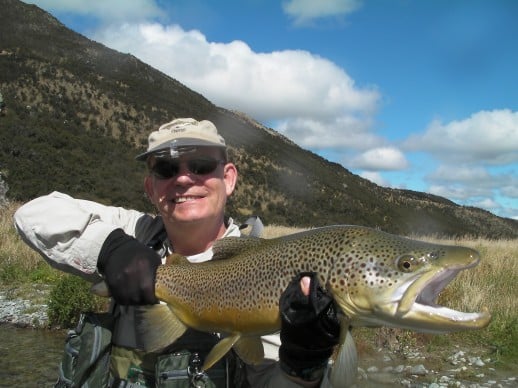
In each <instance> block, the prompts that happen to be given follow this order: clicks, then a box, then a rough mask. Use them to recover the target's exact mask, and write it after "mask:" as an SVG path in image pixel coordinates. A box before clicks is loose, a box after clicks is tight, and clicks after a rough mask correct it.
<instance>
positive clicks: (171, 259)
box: [165, 253, 189, 265]
mask: <svg viewBox="0 0 518 388" xmlns="http://www.w3.org/2000/svg"><path fill="white" fill-rule="evenodd" d="M165 263H166V264H167V265H170V264H187V263H189V260H187V257H185V256H182V255H180V254H178V253H171V254H170V255H169V256H167V257H166V259H165Z"/></svg>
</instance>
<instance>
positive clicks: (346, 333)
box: [330, 319, 358, 387]
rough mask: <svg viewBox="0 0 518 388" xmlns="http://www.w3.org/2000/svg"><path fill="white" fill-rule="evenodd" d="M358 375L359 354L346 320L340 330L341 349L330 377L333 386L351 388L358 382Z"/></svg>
mask: <svg viewBox="0 0 518 388" xmlns="http://www.w3.org/2000/svg"><path fill="white" fill-rule="evenodd" d="M357 373H358V353H357V352H356V345H355V344H354V340H353V336H352V334H351V331H350V329H349V322H348V321H347V320H345V319H344V320H342V322H341V328H340V348H339V351H338V356H337V357H336V360H335V363H334V365H333V370H332V371H331V376H330V380H331V386H333V387H351V386H353V384H354V383H355V381H356V375H357Z"/></svg>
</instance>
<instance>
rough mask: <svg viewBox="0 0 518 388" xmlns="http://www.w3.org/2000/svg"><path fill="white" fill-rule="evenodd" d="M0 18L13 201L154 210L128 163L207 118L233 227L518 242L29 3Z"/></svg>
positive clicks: (489, 218)
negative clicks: (76, 201)
mask: <svg viewBox="0 0 518 388" xmlns="http://www.w3.org/2000/svg"><path fill="white" fill-rule="evenodd" d="M0 9H1V10H2V11H1V13H0V92H1V93H2V95H3V97H4V101H5V103H6V104H7V110H6V113H5V115H4V116H0V173H1V174H2V176H3V179H4V180H5V181H6V182H7V184H8V186H9V191H8V193H7V195H8V198H10V199H11V200H17V201H26V200H29V199H31V198H34V197H35V196H38V195H42V194H46V193H48V192H50V191H53V190H59V191H63V192H66V193H69V194H71V195H74V196H78V197H81V198H86V199H91V200H95V201H99V202H102V203H106V204H115V205H119V206H125V207H134V208H137V209H140V210H145V211H152V209H151V207H150V205H149V204H148V202H147V200H146V198H145V197H144V194H143V189H142V177H143V176H144V174H145V169H144V166H143V165H142V163H138V162H136V161H135V160H134V156H135V155H136V154H137V153H139V152H142V150H143V149H144V148H145V144H146V137H147V135H148V134H149V132H150V131H151V130H153V129H156V128H158V126H159V125H161V124H163V123H165V122H167V121H170V120H172V119H173V118H176V117H194V118H196V119H199V120H201V119H209V120H211V121H213V122H214V123H215V124H216V126H217V127H218V129H219V130H220V131H221V133H222V134H223V136H224V137H225V139H226V140H227V143H228V144H229V148H230V152H229V153H230V155H231V158H232V159H233V161H235V162H236V164H237V166H238V169H239V171H240V180H239V183H238V186H237V189H236V192H235V194H234V195H233V197H232V198H231V200H230V201H229V204H228V212H229V214H230V215H232V216H233V217H235V218H236V219H238V220H242V219H244V218H246V217H247V216H249V215H251V214H257V215H260V216H261V217H262V218H263V220H264V221H265V222H266V223H267V224H280V225H295V226H305V227H306V226H321V225H327V224H336V223H341V224H359V225H367V226H371V227H377V228H380V229H382V230H385V231H388V232H391V233H397V234H435V235H447V236H465V235H473V236H485V237H491V238H499V237H507V238H513V237H518V221H515V220H511V219H506V218H501V217H497V216H495V215H493V214H491V213H489V212H487V211H484V210H481V209H478V208H473V207H464V206H459V205H457V204H455V203H453V202H451V201H449V200H447V199H445V198H441V197H438V196H434V195H430V194H426V193H420V192H414V191H409V190H398V189H390V188H384V187H380V186H377V185H376V184H374V183H372V182H370V181H368V180H365V179H363V178H361V177H359V176H357V175H354V174H352V173H351V172H350V171H348V170H347V169H345V168H343V167H342V166H340V165H338V164H336V163H331V162H329V161H327V160H325V159H323V158H321V157H319V156H318V155H316V154H314V153H311V152H309V151H307V150H304V149H302V148H300V147H298V146H297V145H296V144H294V143H293V142H291V141H289V140H288V139H286V138H285V137H284V136H282V135H281V134H279V133H277V132H276V131H274V130H273V129H271V128H267V127H265V126H263V125H261V124H260V123H258V122H256V121H255V120H253V118H250V117H247V116H246V115H245V114H242V113H239V112H234V111H229V110H225V109H222V108H220V107H218V106H216V105H214V104H213V103H212V102H211V101H209V100H207V99H206V98H205V97H203V96H202V95H201V94H199V93H196V92H195V91H193V90H190V89H189V88H187V87H186V86H184V85H182V84H181V83H180V82H178V81H177V80H175V79H174V78H171V77H170V76H167V75H165V74H163V73H161V72H160V71H158V70H156V69H153V68H152V67H151V66H149V65H147V64H145V63H143V62H141V61H140V60H138V59H137V58H135V57H134V56H132V55H129V54H123V53H119V52H117V51H115V50H112V49H109V48H107V47H105V46H103V45H102V44H99V43H97V42H94V41H91V40H89V39H87V38H85V37H84V36H82V35H80V34H77V33H75V32H74V31H71V30H69V29H68V28H66V27H65V26H64V25H63V24H61V23H60V22H59V21H58V20H56V19H55V18H54V17H52V16H51V15H49V14H48V13H46V12H44V11H43V10H41V9H40V8H38V7H37V6H34V5H28V4H25V3H22V2H20V1H17V0H0ZM49 216H51V215H49Z"/></svg>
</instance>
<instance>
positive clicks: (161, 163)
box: [150, 157, 226, 179]
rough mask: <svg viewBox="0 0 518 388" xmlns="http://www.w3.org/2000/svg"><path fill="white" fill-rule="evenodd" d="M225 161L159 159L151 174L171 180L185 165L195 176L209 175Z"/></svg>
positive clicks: (206, 158)
mask: <svg viewBox="0 0 518 388" xmlns="http://www.w3.org/2000/svg"><path fill="white" fill-rule="evenodd" d="M225 163H226V162H225V161H224V160H219V159H214V158H210V157H198V158H193V159H187V160H179V159H162V158H157V159H156V160H155V163H154V164H153V166H151V168H150V172H151V173H152V174H153V176H155V177H156V178H158V179H171V178H174V177H175V176H177V175H178V174H179V172H180V166H181V165H182V164H185V165H186V166H187V169H188V170H189V172H191V173H192V174H195V175H208V174H211V173H213V172H214V171H216V169H217V168H218V166H219V165H220V164H225Z"/></svg>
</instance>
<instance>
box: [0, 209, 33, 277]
mask: <svg viewBox="0 0 518 388" xmlns="http://www.w3.org/2000/svg"><path fill="white" fill-rule="evenodd" d="M19 206H20V204H18V203H8V204H7V205H5V206H1V207H0V274H1V273H2V271H3V270H5V268H10V267H12V266H16V267H17V268H18V269H19V270H21V271H23V272H30V271H32V270H34V269H36V268H38V267H39V266H40V265H41V256H40V255H39V254H38V253H36V252H35V251H33V250H32V249H31V248H29V247H28V246H27V245H26V244H25V243H24V242H23V241H22V239H21V238H20V236H19V235H18V233H17V232H16V229H15V228H14V222H13V215H14V213H15V211H16V209H18V207H19Z"/></svg>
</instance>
